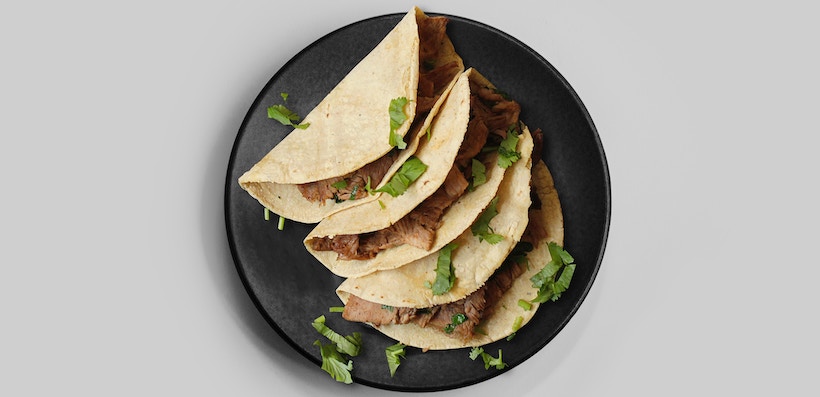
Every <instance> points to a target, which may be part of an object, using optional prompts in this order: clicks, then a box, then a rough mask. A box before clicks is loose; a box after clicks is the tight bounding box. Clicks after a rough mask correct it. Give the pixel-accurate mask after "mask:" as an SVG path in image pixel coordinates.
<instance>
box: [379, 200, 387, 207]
mask: <svg viewBox="0 0 820 397" xmlns="http://www.w3.org/2000/svg"><path fill="white" fill-rule="evenodd" d="M379 207H381V208H382V209H385V208H387V206H386V205H384V202H383V201H381V200H379Z"/></svg>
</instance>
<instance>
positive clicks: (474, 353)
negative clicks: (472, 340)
mask: <svg viewBox="0 0 820 397" xmlns="http://www.w3.org/2000/svg"><path fill="white" fill-rule="evenodd" d="M479 357H481V359H482V360H483V361H484V369H490V367H491V366H495V369H504V368H506V367H507V364H506V363H505V362H504V361H503V360H502V359H501V349H498V358H495V357H493V356H491V355H490V354H488V353H485V352H484V349H483V348H481V347H474V348H472V349H471V350H470V360H473V361H475V359H477V358H479Z"/></svg>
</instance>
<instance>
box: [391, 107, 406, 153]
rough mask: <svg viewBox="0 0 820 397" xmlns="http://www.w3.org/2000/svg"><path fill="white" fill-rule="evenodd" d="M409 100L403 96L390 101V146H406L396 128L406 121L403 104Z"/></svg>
mask: <svg viewBox="0 0 820 397" xmlns="http://www.w3.org/2000/svg"><path fill="white" fill-rule="evenodd" d="M407 102H409V100H408V99H407V98H405V97H400V98H396V99H393V100H391V101H390V109H389V112H390V139H389V142H390V146H395V147H397V148H399V149H404V148H406V147H407V143H405V142H404V139H403V138H402V136H401V135H399V134H397V133H396V130H398V129H399V127H401V125H402V124H404V122H405V121H407V115H406V114H405V113H404V106H405V105H407Z"/></svg>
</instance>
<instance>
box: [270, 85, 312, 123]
mask: <svg viewBox="0 0 820 397" xmlns="http://www.w3.org/2000/svg"><path fill="white" fill-rule="evenodd" d="M279 95H280V96H281V97H282V101H284V102H287V100H288V94H287V93H286V92H282V93H280V94H279ZM268 118H269V119H274V120H276V121H278V122H279V123H280V124H282V125H289V126H292V127H294V128H299V129H302V130H303V129H305V128H308V126H310V123H302V124H294V123H298V122H299V119H300V118H299V115H297V114H296V113H294V112H293V111H291V110H290V109H288V108H287V107H285V105H273V106H270V107H268Z"/></svg>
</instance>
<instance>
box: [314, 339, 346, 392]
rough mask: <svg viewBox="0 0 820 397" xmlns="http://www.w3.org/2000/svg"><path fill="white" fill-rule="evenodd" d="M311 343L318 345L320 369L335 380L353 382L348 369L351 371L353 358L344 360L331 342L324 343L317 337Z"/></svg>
mask: <svg viewBox="0 0 820 397" xmlns="http://www.w3.org/2000/svg"><path fill="white" fill-rule="evenodd" d="M313 344H314V345H316V346H319V351H320V353H321V355H322V369H323V370H324V371H325V372H327V373H329V374H330V376H331V377H333V379H335V380H336V381H337V382H342V383H346V384H351V383H353V377H352V376H351V375H350V371H353V360H350V359H347V360H345V358H344V357H343V356H342V354H341V353H339V351H338V350H337V349H336V345H334V344H333V343H328V344H326V345H324V344H322V342H320V341H319V340H318V339H317V340H316V342H313Z"/></svg>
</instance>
